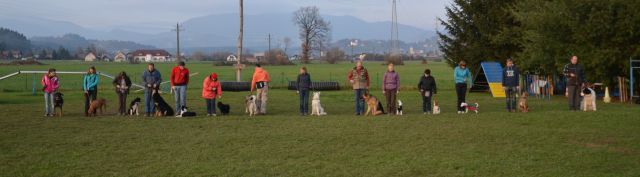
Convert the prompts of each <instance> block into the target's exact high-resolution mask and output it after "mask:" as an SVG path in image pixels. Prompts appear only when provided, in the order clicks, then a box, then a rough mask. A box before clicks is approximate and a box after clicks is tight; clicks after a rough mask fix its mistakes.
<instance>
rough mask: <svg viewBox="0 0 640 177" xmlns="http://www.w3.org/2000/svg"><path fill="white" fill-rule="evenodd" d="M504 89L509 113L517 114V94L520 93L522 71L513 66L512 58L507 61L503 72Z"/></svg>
mask: <svg viewBox="0 0 640 177" xmlns="http://www.w3.org/2000/svg"><path fill="white" fill-rule="evenodd" d="M502 88H503V89H504V92H505V94H506V96H507V111H509V112H516V111H517V110H518V108H517V107H516V93H518V92H519V91H520V71H519V70H518V68H516V66H514V65H513V60H512V59H511V58H509V59H507V63H506V66H505V67H504V69H503V70H502Z"/></svg>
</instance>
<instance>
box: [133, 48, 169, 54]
mask: <svg viewBox="0 0 640 177" xmlns="http://www.w3.org/2000/svg"><path fill="white" fill-rule="evenodd" d="M132 55H133V56H146V55H151V56H171V54H169V52H167V51H166V50H162V49H158V50H155V49H154V50H151V49H148V50H136V51H134V52H132Z"/></svg>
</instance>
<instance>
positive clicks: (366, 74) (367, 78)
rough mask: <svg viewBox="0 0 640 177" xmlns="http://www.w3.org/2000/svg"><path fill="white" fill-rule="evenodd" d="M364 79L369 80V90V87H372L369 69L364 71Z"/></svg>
mask: <svg viewBox="0 0 640 177" xmlns="http://www.w3.org/2000/svg"><path fill="white" fill-rule="evenodd" d="M364 78H365V79H366V80H367V89H369V86H370V85H371V80H369V71H367V69H365V70H364Z"/></svg>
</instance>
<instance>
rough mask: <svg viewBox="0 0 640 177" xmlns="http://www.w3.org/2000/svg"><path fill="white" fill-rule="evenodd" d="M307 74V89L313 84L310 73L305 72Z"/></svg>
mask: <svg viewBox="0 0 640 177" xmlns="http://www.w3.org/2000/svg"><path fill="white" fill-rule="evenodd" d="M307 76H308V77H307V83H309V89H311V86H313V85H312V84H313V83H312V82H311V74H309V73H307Z"/></svg>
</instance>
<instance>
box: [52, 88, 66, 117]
mask: <svg viewBox="0 0 640 177" xmlns="http://www.w3.org/2000/svg"><path fill="white" fill-rule="evenodd" d="M62 96H64V94H62V93H60V92H56V93H55V94H54V95H53V109H54V112H56V111H55V110H56V108H60V114H58V116H60V117H62V105H63V104H64V99H63V98H62Z"/></svg>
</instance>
